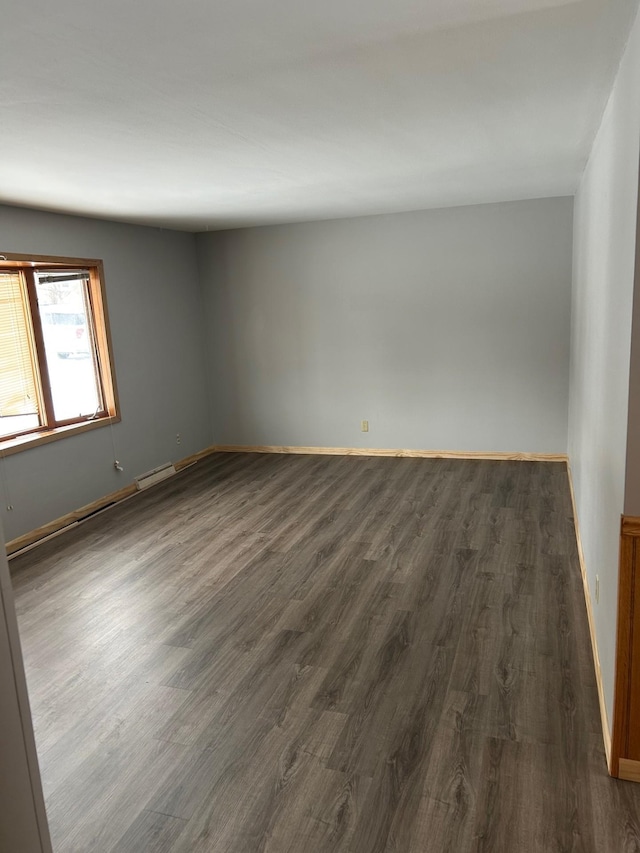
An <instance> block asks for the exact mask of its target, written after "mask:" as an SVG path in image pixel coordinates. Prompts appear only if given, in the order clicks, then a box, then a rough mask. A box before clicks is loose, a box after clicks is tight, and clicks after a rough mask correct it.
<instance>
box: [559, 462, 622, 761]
mask: <svg viewBox="0 0 640 853" xmlns="http://www.w3.org/2000/svg"><path fill="white" fill-rule="evenodd" d="M567 472H568V474H569V490H570V492H571V505H572V507H573V526H574V528H575V531H576V542H577V546H578V559H579V561H580V574H581V575H582V587H583V590H584V600H585V604H586V606H587V619H588V621H589V634H590V636H591V650H592V652H593V666H594V669H595V675H596V685H597V687H598V701H599V704H600V720H601V723H602V739H603V741H604V751H605V754H606V756H607V767H608V769H609V772H611V727H610V725H609V716H608V714H607V705H606V703H605V698H604V684H603V681H602V669H601V666H600V654H599V652H598V640H597V638H596V628H595V620H594V616H593V606H592V604H591V591H590V590H589V579H588V578H587V569H586V562H585V558H584V550H583V548H582V539H581V537H580V524H579V522H578V511H577V505H576V496H575V491H574V488H573V477H572V475H571V465H570V464H569V462H568V461H567Z"/></svg>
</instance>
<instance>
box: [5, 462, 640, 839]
mask: <svg viewBox="0 0 640 853" xmlns="http://www.w3.org/2000/svg"><path fill="white" fill-rule="evenodd" d="M11 568H12V575H13V582H14V589H15V595H16V606H17V612H18V619H19V625H20V632H21V639H22V645H23V649H24V658H25V666H26V670H27V680H28V685H29V691H30V699H31V704H32V712H33V718H34V727H35V732H36V741H37V746H38V754H39V759H40V764H41V768H42V776H43V786H44V790H45V798H46V803H47V810H48V814H49V820H50V824H51V829H52V835H53V839H54V849H55V853H89V851H91V853H146V851H148V853H152V851H153V853H446V852H447V851H452V853H453V851H455V853H480V851H491V853H565V852H566V853H569V851H572V853H577V851H582V853H631V851H635V853H640V786H637V785H633V784H631V783H622V782H617V781H614V780H612V779H610V778H609V777H608V775H607V771H606V765H605V760H604V751H603V746H602V734H601V729H600V718H599V706H598V696H597V691H596V686H595V680H594V674H593V660H592V656H591V648H590V641H589V634H588V623H587V617H586V610H585V605H584V600H583V592H582V582H581V578H580V568H579V563H578V558H577V551H576V542H575V531H574V529H573V518H572V507H571V498H570V492H569V487H568V479H567V471H566V467H565V466H563V465H561V464H555V463H539V462H493V461H488V460H469V461H460V460H451V459H408V458H370V457H360V458H359V457H328V456H326V457H325V456H302V455H300V456H296V455H290V456H289V455H269V454H243V453H229V454H223V453H220V454H213V455H212V456H210V457H208V458H206V459H204V460H202V461H201V462H199V463H198V464H197V465H194V466H192V467H191V468H189V469H187V470H185V471H183V472H181V473H180V474H179V475H177V476H176V477H174V478H172V479H170V480H168V481H166V482H165V483H163V484H161V485H159V486H158V487H156V488H154V489H151V490H149V491H147V492H143V493H140V494H138V495H136V496H134V497H133V498H132V499H130V500H128V501H125V502H123V503H122V504H120V505H118V506H116V507H114V508H113V509H111V510H109V511H108V512H104V513H99V514H97V515H96V516H94V517H93V518H91V519H90V520H88V521H86V522H85V523H83V524H82V525H80V526H78V527H76V528H74V529H72V530H70V531H69V532H67V533H65V534H64V535H62V536H59V537H56V538H55V539H52V540H50V541H49V542H47V543H45V544H43V545H41V546H39V547H38V548H35V549H33V550H32V551H30V552H27V553H24V554H22V555H20V556H17V557H16V558H15V559H13V560H12V563H11Z"/></svg>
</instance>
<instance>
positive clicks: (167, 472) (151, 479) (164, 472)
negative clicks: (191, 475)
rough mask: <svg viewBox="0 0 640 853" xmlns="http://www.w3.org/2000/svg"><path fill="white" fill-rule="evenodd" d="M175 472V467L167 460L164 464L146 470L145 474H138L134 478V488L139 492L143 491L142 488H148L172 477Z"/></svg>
mask: <svg viewBox="0 0 640 853" xmlns="http://www.w3.org/2000/svg"><path fill="white" fill-rule="evenodd" d="M175 473H176V469H175V467H174V465H173V464H172V463H171V462H167V464H166V465H160V466H159V467H158V468H153V469H152V470H151V471H147V472H146V473H145V474H138V476H137V477H136V478H135V480H134V482H135V484H136V489H137V490H138V491H139V492H141V491H143V489H148V488H149V486H154V485H155V484H156V483H159V482H160V481H161V480H166V479H167V478H168V477H173V475H174V474H175Z"/></svg>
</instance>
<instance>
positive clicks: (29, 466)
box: [0, 207, 211, 539]
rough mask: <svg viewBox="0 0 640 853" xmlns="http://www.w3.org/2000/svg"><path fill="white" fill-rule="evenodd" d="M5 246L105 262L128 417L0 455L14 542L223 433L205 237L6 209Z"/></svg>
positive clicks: (0, 225)
mask: <svg viewBox="0 0 640 853" xmlns="http://www.w3.org/2000/svg"><path fill="white" fill-rule="evenodd" d="M2 252H21V253H27V254H29V253H31V254H40V255H47V254H51V255H68V256H77V257H90V258H102V259H103V260H104V268H105V278H106V290H107V303H108V308H109V315H110V319H111V332H112V336H113V349H114V353H113V355H114V360H115V368H116V376H117V382H118V390H119V394H120V406H121V414H122V422H121V423H120V424H117V425H116V426H114V427H113V434H112V433H111V430H110V428H109V427H105V428H103V429H97V430H94V431H92V432H88V433H84V434H82V435H79V436H75V437H71V438H67V439H64V440H62V441H56V442H53V443H51V444H47V445H44V446H41V447H37V448H33V449H31V450H27V451H23V452H21V453H18V454H15V455H13V456H8V457H5V458H4V459H2V460H1V461H0V465H1V467H2V471H1V474H2V477H0V496H1V499H2V511H1V517H2V521H3V524H4V529H5V534H6V539H12V538H14V537H16V536H18V535H20V534H22V533H25V532H27V531H30V530H33V529H34V528H36V527H38V526H39V525H41V524H44V523H46V522H48V521H51V520H52V519H54V518H58V517H59V516H61V515H63V514H64V513H66V512H70V511H72V510H74V509H77V508H78V507H80V506H82V505H84V504H87V503H89V502H91V501H93V500H95V499H96V498H99V497H102V496H103V495H106V494H108V493H110V492H113V491H115V490H116V489H119V488H121V487H122V486H124V485H127V484H128V483H130V482H132V480H133V478H134V476H135V475H136V474H139V473H142V472H144V471H148V470H149V469H150V468H153V467H155V466H157V465H159V464H162V463H164V462H167V461H169V460H172V461H173V460H176V459H181V458H183V457H184V456H188V455H189V454H191V453H195V452H196V451H198V450H202V449H203V448H204V447H207V446H208V445H209V444H210V443H211V430H210V419H209V409H208V402H207V397H206V393H205V391H204V389H205V388H206V378H205V359H204V357H203V353H204V325H203V322H202V310H201V298H200V292H199V288H198V282H197V266H196V257H195V250H194V237H193V235H190V234H183V233H179V232H172V231H164V230H161V229H157V228H143V227H137V226H131V225H122V224H116V223H110V222H103V221H99V220H92V219H83V218H79V217H72V216H61V215H57V214H49V213H39V212H36V211H32V210H25V209H21V208H13V207H0V253H2ZM177 433H180V434H181V436H182V443H181V445H180V446H177V444H176V434H177ZM112 437H113V440H114V441H115V445H116V451H117V454H118V458H119V459H120V460H121V461H122V463H123V465H124V468H125V470H124V472H123V473H121V474H118V473H117V472H115V471H114V469H113V457H114V451H113V446H112ZM8 502H10V503H11V504H12V505H13V507H14V510H13V511H12V512H7V510H6V504H7V503H8Z"/></svg>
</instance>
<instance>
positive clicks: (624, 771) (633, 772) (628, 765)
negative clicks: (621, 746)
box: [618, 758, 640, 782]
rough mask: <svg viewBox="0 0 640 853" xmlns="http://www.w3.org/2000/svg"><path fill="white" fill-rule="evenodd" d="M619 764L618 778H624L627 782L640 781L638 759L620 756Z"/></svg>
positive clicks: (639, 762) (639, 763)
mask: <svg viewBox="0 0 640 853" xmlns="http://www.w3.org/2000/svg"><path fill="white" fill-rule="evenodd" d="M619 765H620V767H619V769H618V779H625V780H626V781H627V782H640V761H632V759H630V758H621V759H620V760H619Z"/></svg>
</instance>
